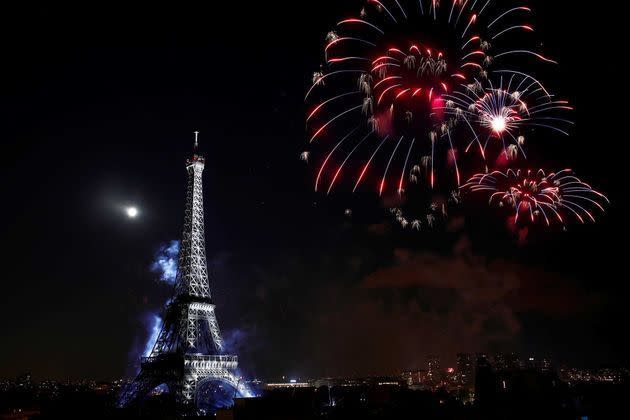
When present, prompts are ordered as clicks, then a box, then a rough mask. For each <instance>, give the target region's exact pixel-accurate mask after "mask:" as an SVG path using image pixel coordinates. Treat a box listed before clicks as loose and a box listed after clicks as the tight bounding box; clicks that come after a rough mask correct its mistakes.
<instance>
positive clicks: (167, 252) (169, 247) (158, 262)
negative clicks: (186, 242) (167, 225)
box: [151, 241, 179, 284]
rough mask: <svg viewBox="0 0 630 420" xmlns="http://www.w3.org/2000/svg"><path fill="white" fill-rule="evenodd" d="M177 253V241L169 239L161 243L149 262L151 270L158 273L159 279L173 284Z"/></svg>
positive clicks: (175, 275)
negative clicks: (163, 243)
mask: <svg viewBox="0 0 630 420" xmlns="http://www.w3.org/2000/svg"><path fill="white" fill-rule="evenodd" d="M178 255H179V241H171V242H169V243H168V244H165V245H161V246H160V248H159V249H158V251H157V253H156V254H155V260H154V261H153V263H152V264H151V271H152V272H154V273H157V274H159V275H160V280H161V281H163V282H166V283H168V284H175V278H176V277H177V257H178Z"/></svg>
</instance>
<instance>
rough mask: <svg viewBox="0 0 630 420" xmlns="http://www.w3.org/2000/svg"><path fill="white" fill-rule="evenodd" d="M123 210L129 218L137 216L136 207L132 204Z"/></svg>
mask: <svg viewBox="0 0 630 420" xmlns="http://www.w3.org/2000/svg"><path fill="white" fill-rule="evenodd" d="M125 211H126V212H127V217H129V218H130V219H135V218H136V216H138V209H137V208H135V207H133V206H132V207H127V209H126V210H125Z"/></svg>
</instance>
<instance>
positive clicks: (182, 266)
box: [119, 132, 247, 411]
mask: <svg viewBox="0 0 630 420" xmlns="http://www.w3.org/2000/svg"><path fill="white" fill-rule="evenodd" d="M198 134H199V133H198V132H195V146H194V150H193V155H192V157H191V158H190V159H188V160H187V161H186V171H187V172H188V190H187V194H186V212H185V218H184V230H183V232H182V240H181V245H180V251H179V263H178V270H177V278H176V286H175V295H174V296H173V298H172V299H171V300H170V301H169V302H168V303H167V305H166V307H165V309H164V313H163V320H164V322H163V326H162V330H161V331H160V334H159V335H158V338H157V340H156V342H155V345H154V346H153V349H152V350H151V353H150V354H149V356H148V357H143V358H142V362H141V370H140V373H139V374H138V376H137V377H136V379H135V380H134V382H133V383H132V384H131V385H130V386H129V387H128V388H127V389H126V390H125V391H124V392H123V394H122V395H121V398H120V401H119V405H120V406H121V407H124V406H129V405H132V404H134V403H137V402H139V401H141V400H142V399H143V398H144V397H145V396H146V395H147V394H148V393H149V392H151V391H152V390H153V389H155V388H156V387H157V386H160V385H162V384H166V385H167V386H168V389H169V391H170V392H171V393H173V394H174V395H175V398H176V401H177V402H178V404H180V405H181V406H182V408H183V409H184V410H186V411H193V410H194V408H195V407H196V403H197V390H198V389H200V388H201V387H202V386H203V385H204V384H206V383H207V382H209V381H213V382H214V381H219V382H222V383H226V384H228V385H231V386H232V387H234V388H235V389H236V390H237V392H238V393H239V394H241V395H243V396H247V395H246V394H247V390H246V388H245V386H244V384H242V383H240V382H239V380H238V378H237V376H236V375H235V370H236V368H237V366H238V358H237V356H234V355H227V354H223V351H224V347H223V340H222V339H221V332H220V330H219V324H218V322H217V318H216V315H215V310H214V309H215V306H214V303H213V300H212V297H211V295H210V284H209V281H208V268H207V264H206V247H205V234H204V222H203V189H202V173H203V169H204V158H203V156H201V155H200V154H199V153H198V150H197V149H198V143H197V136H198Z"/></svg>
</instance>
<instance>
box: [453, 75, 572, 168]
mask: <svg viewBox="0 0 630 420" xmlns="http://www.w3.org/2000/svg"><path fill="white" fill-rule="evenodd" d="M499 80H500V81H499V84H498V86H496V87H495V86H493V84H492V82H490V81H488V85H489V86H488V87H487V88H485V89H484V90H483V91H481V92H480V91H478V89H477V86H476V85H475V84H471V85H466V86H465V90H463V91H457V92H454V93H453V94H447V95H444V97H445V98H446V103H445V106H444V108H443V109H444V112H445V113H446V114H447V115H448V116H449V117H450V118H451V121H453V120H454V121H457V122H458V124H452V125H453V126H454V125H458V126H459V127H461V128H463V130H464V133H465V134H464V135H466V136H467V137H468V139H467V146H466V148H465V152H468V151H469V149H470V148H471V147H473V146H478V150H479V152H480V154H481V156H482V157H483V158H484V159H485V158H486V154H487V149H488V147H489V146H493V145H494V146H498V149H499V150H500V152H501V153H502V154H503V155H504V156H505V157H506V158H507V159H508V160H514V159H516V157H517V156H518V155H519V154H521V155H522V156H523V157H526V154H525V151H524V149H523V145H524V144H525V136H524V130H525V129H528V128H536V127H541V128H544V129H549V130H552V131H555V132H559V133H561V134H564V135H567V136H568V135H569V134H568V132H567V128H568V127H570V126H571V125H573V122H572V121H570V120H568V119H567V118H565V117H564V116H562V115H559V113H561V112H566V111H570V110H572V109H573V107H571V106H569V104H568V102H567V101H565V100H558V99H555V97H554V96H553V95H551V94H550V93H549V91H548V90H547V89H546V88H545V87H544V86H543V84H542V83H541V82H539V81H538V80H536V79H534V78H532V77H531V76H527V75H522V74H518V73H512V74H509V75H508V77H507V79H506V82H505V83H504V78H503V75H502V76H501V77H500V79H499ZM493 142H494V143H495V144H492V143H493Z"/></svg>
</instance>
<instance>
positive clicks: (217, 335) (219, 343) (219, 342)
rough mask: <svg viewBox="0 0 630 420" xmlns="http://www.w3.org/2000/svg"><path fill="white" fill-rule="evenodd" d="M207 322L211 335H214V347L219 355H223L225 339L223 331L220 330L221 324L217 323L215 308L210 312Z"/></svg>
mask: <svg viewBox="0 0 630 420" xmlns="http://www.w3.org/2000/svg"><path fill="white" fill-rule="evenodd" d="M207 320H208V328H209V329H210V333H211V334H212V341H213V342H214V347H215V348H216V349H217V351H218V352H219V353H222V352H223V339H222V338H221V330H220V329H219V322H218V321H217V317H216V315H215V313H214V308H213V310H212V311H210V312H208V316H207Z"/></svg>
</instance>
